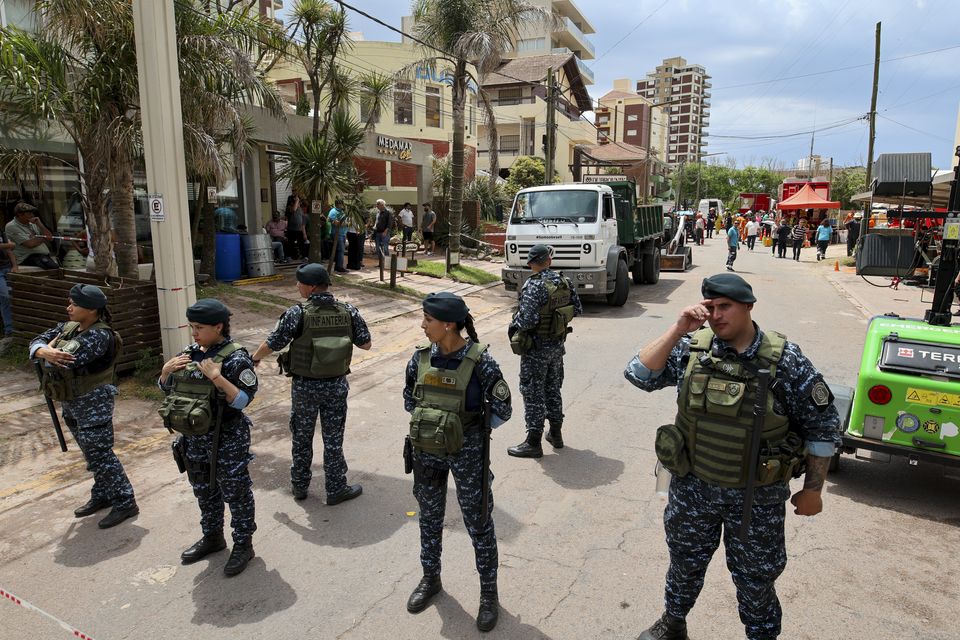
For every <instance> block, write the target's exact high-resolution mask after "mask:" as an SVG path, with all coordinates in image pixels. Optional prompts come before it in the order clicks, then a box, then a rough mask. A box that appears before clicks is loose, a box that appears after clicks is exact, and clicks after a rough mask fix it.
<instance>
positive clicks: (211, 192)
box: [207, 187, 217, 202]
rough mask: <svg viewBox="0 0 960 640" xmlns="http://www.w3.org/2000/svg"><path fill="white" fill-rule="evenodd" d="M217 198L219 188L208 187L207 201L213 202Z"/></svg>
mask: <svg viewBox="0 0 960 640" xmlns="http://www.w3.org/2000/svg"><path fill="white" fill-rule="evenodd" d="M216 199H217V188H216V187H207V202H213V201H214V200H216Z"/></svg>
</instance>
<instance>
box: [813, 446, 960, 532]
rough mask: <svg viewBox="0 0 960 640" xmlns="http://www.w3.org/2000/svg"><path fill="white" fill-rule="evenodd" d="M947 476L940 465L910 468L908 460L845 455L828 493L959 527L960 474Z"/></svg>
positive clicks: (832, 476) (833, 475) (830, 478)
mask: <svg viewBox="0 0 960 640" xmlns="http://www.w3.org/2000/svg"><path fill="white" fill-rule="evenodd" d="M950 473H951V474H952V475H951V476H949V477H948V476H946V475H944V468H943V467H941V466H939V465H932V464H927V465H924V464H922V463H921V464H920V465H919V466H917V467H911V466H909V465H908V464H907V462H906V460H898V459H897V458H894V459H892V460H891V461H890V462H888V463H883V462H871V461H868V460H858V459H857V458H855V457H853V456H846V455H845V456H843V457H842V458H841V461H840V470H839V471H837V472H833V473H831V474H830V476H829V480H830V481H831V482H834V483H836V484H834V485H833V486H831V487H830V488H829V491H828V492H829V493H831V494H835V495H838V496H843V497H844V498H849V499H850V500H853V501H855V502H859V503H861V504H865V505H868V506H871V507H877V508H879V509H886V510H888V511H896V512H897V513H902V514H905V515H910V516H914V517H917V518H923V519H924V520H930V521H933V522H940V523H943V524H947V525H952V526H954V527H960V503H958V502H957V495H958V494H960V471H958V470H954V471H951V472H950Z"/></svg>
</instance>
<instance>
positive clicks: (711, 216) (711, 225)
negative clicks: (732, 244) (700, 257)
mask: <svg viewBox="0 0 960 640" xmlns="http://www.w3.org/2000/svg"><path fill="white" fill-rule="evenodd" d="M719 229H720V227H719V226H717V210H716V209H714V208H713V207H710V212H709V213H708V214H707V237H708V238H712V237H713V232H714V230H719Z"/></svg>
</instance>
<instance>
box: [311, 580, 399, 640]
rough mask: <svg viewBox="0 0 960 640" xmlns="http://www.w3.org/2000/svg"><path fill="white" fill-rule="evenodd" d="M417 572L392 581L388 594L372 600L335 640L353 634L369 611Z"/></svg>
mask: <svg viewBox="0 0 960 640" xmlns="http://www.w3.org/2000/svg"><path fill="white" fill-rule="evenodd" d="M417 571H418V569H411V570H410V571H407V572H406V573H404V574H403V575H402V576H400V577H399V578H397V579H396V580H394V581H393V586H392V587H391V588H390V591H389V592H388V593H386V594H385V595H384V596H382V597H380V598H377V599H376V600H374V601H373V603H372V604H371V605H370V606H369V607H367V608H366V609H364V611H363V613H361V614H360V615H359V616H358V617H357V619H356V620H354V621H353V624H352V625H350V627H348V628H347V629H345V630H344V631H343V632H342V633H340V634H339V635H338V636H337V640H340V638H344V637H346V636H347V635H348V634H350V633H351V632H353V630H354V629H356V628H357V627H359V626H360V625H361V624H363V622H364V620H366V618H367V616H368V615H369V614H370V612H371V611H373V610H374V609H375V608H376V607H377V606H378V605H379V604H380V603H381V602H383V601H384V600H387V599H389V598H390V597H391V596H393V594H395V593H396V592H397V588H398V587H399V586H400V583H401V582H403V581H405V580H407V579H408V578H409V577H410V576H411V575H412V574H414V573H416V572H417ZM307 635H308V636H309V634H307Z"/></svg>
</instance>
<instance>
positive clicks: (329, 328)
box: [253, 263, 371, 505]
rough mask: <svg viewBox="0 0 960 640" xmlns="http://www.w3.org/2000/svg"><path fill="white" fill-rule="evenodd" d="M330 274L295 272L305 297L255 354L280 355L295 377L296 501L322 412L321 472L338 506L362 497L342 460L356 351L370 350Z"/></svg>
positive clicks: (318, 268) (308, 269)
mask: <svg viewBox="0 0 960 640" xmlns="http://www.w3.org/2000/svg"><path fill="white" fill-rule="evenodd" d="M329 287H330V274H329V273H327V270H326V269H325V268H324V266H323V265H321V264H316V263H311V264H305V265H303V266H302V267H300V268H299V269H297V291H298V292H299V293H300V295H301V296H302V297H304V298H306V299H307V302H306V303H305V304H297V305H294V306H292V307H290V308H289V309H287V310H286V311H284V312H283V315H282V316H280V321H279V322H277V326H276V328H275V329H274V330H273V332H272V333H270V335H268V336H267V339H266V340H265V341H264V342H263V344H261V345H260V346H259V347H258V348H257V350H256V351H255V352H254V354H253V362H254V364H259V362H260V360H261V359H262V358H263V357H265V356H266V355H267V354H269V353H270V352H272V351H278V350H280V349H283V348H284V347H285V346H287V345H288V344H289V345H290V350H289V351H287V352H285V353H282V354H280V366H281V367H282V369H283V370H284V372H285V373H286V374H287V375H289V376H293V385H292V386H291V388H290V394H291V396H292V402H291V404H292V411H291V413H290V432H291V433H292V434H293V452H292V457H293V464H292V465H291V467H290V480H291V483H292V485H293V497H294V499H296V500H303V499H305V498H306V497H307V489H308V487H309V486H310V480H311V478H312V477H313V474H312V472H311V471H310V466H311V464H312V463H313V434H314V432H315V430H316V428H317V414H318V413H319V414H320V432H321V435H322V436H323V470H324V475H325V476H326V482H325V485H326V486H325V489H326V492H327V504H328V505H335V504H340V503H341V502H344V501H346V500H352V499H353V498H356V497H357V496H359V495H360V494H361V493H363V487H361V486H360V485H359V484H354V485H349V484H347V461H346V460H345V459H344V457H343V431H344V428H345V427H346V423H347V394H348V393H349V392H350V384H349V383H348V382H347V374H348V373H350V361H351V359H352V358H353V348H354V347H355V346H356V347H359V348H360V349H364V350H366V349H370V346H371V340H370V331H369V330H368V329H367V323H366V322H364V321H363V318H361V317H360V312H359V311H357V309H356V307H354V306H353V305H351V304H347V303H345V302H338V301H337V299H336V298H334V297H333V294H332V293H329V292H328V291H327V289H328V288H329Z"/></svg>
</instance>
